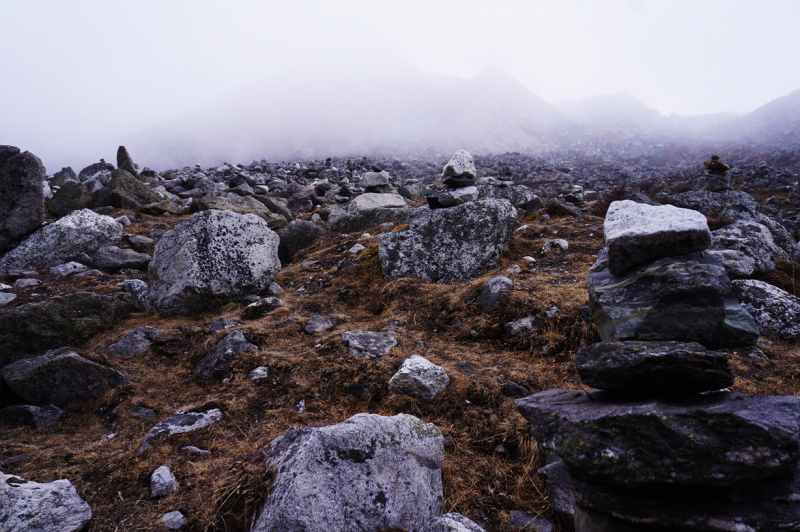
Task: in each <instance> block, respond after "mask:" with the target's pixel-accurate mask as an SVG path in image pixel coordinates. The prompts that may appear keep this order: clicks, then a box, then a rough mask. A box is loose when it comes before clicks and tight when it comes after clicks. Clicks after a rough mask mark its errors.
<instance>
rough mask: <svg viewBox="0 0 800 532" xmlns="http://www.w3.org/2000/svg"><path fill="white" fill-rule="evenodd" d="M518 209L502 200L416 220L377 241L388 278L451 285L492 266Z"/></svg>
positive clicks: (509, 234)
mask: <svg viewBox="0 0 800 532" xmlns="http://www.w3.org/2000/svg"><path fill="white" fill-rule="evenodd" d="M516 223H517V211H516V209H514V207H513V206H512V205H511V203H509V202H508V201H506V200H494V199H483V200H477V201H472V202H469V203H463V204H461V205H457V206H455V207H450V208H448V209H435V210H432V211H428V212H426V213H423V214H421V215H420V216H417V217H415V218H414V219H413V220H411V221H410V222H409V224H408V227H406V228H404V229H402V230H400V231H394V232H391V233H386V234H383V235H381V236H380V238H379V248H378V254H379V257H380V261H381V266H382V268H383V273H384V275H385V276H386V277H387V278H389V279H396V278H398V277H410V276H419V277H422V278H424V279H426V280H427V281H429V282H439V283H444V284H453V283H456V282H459V281H463V280H468V279H474V278H475V277H477V276H478V275H480V274H482V273H484V272H486V271H488V270H490V269H492V268H494V267H495V266H497V263H498V261H499V259H500V253H501V252H502V251H503V250H504V249H505V247H506V246H507V245H508V243H509V242H510V241H511V237H512V235H513V233H514V227H515V226H516Z"/></svg>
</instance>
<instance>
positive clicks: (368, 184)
mask: <svg viewBox="0 0 800 532" xmlns="http://www.w3.org/2000/svg"><path fill="white" fill-rule="evenodd" d="M388 184H389V173H388V172H387V171H386V170H381V171H380V172H366V173H365V174H364V175H362V176H361V178H360V179H359V180H358V186H360V187H362V188H372V187H381V186H385V185H388Z"/></svg>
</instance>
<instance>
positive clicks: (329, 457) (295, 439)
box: [251, 414, 444, 532]
mask: <svg viewBox="0 0 800 532" xmlns="http://www.w3.org/2000/svg"><path fill="white" fill-rule="evenodd" d="M443 461H444V445H443V438H442V433H441V432H440V431H439V429H438V428H436V426H434V425H431V424H428V423H425V422H423V421H420V420H419V419H417V418H415V417H413V416H409V415H406V414H399V415H396V416H392V417H384V416H379V415H375V414H357V415H355V416H353V417H351V418H350V419H348V420H347V421H345V422H343V423H339V424H337V425H331V426H328V427H321V428H303V429H299V430H294V431H291V432H288V433H286V434H284V435H282V436H279V437H278V438H276V439H275V440H273V442H272V443H271V444H270V446H269V449H268V454H267V462H268V463H269V464H270V465H271V466H272V467H274V468H275V471H276V472H277V474H276V477H275V480H274V484H273V488H272V491H271V492H270V494H269V496H268V497H267V501H266V503H265V505H264V508H263V510H262V512H261V515H260V516H259V518H258V520H257V521H256V522H255V524H254V525H253V527H252V528H251V532H277V531H281V532H312V531H319V530H348V531H352V532H374V531H376V530H384V529H387V528H395V529H406V530H416V529H418V528H419V527H420V526H421V525H424V524H425V523H427V522H429V521H431V520H433V519H435V518H437V517H439V512H440V510H441V506H442V499H443V496H442V477H441V468H442V463H443Z"/></svg>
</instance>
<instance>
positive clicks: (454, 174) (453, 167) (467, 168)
mask: <svg viewBox="0 0 800 532" xmlns="http://www.w3.org/2000/svg"><path fill="white" fill-rule="evenodd" d="M477 176H478V171H477V170H476V169H475V162H474V161H473V160H472V155H470V154H469V152H466V151H464V150H458V151H457V152H456V153H455V154H453V157H452V158H451V159H450V161H448V163H447V164H446V165H444V168H443V169H442V181H443V182H444V184H445V185H448V186H451V187H455V188H459V187H469V186H472V185H474V184H475V179H476V177H477Z"/></svg>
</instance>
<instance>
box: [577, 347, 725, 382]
mask: <svg viewBox="0 0 800 532" xmlns="http://www.w3.org/2000/svg"><path fill="white" fill-rule="evenodd" d="M575 366H576V368H577V370H578V375H580V377H581V381H583V383H584V384H586V385H587V386H592V387H594V388H601V389H603V390H617V391H622V392H645V393H696V392H705V391H709V390H719V389H720V388H726V387H728V386H732V385H733V370H732V369H731V367H730V366H729V365H728V355H726V354H725V353H720V352H717V351H708V350H706V349H705V348H704V347H703V346H701V345H700V344H697V343H688V344H687V343H681V342H640V341H629V342H603V343H599V344H594V345H590V346H588V347H584V348H583V349H581V350H580V351H578V352H577V354H576V355H575Z"/></svg>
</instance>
